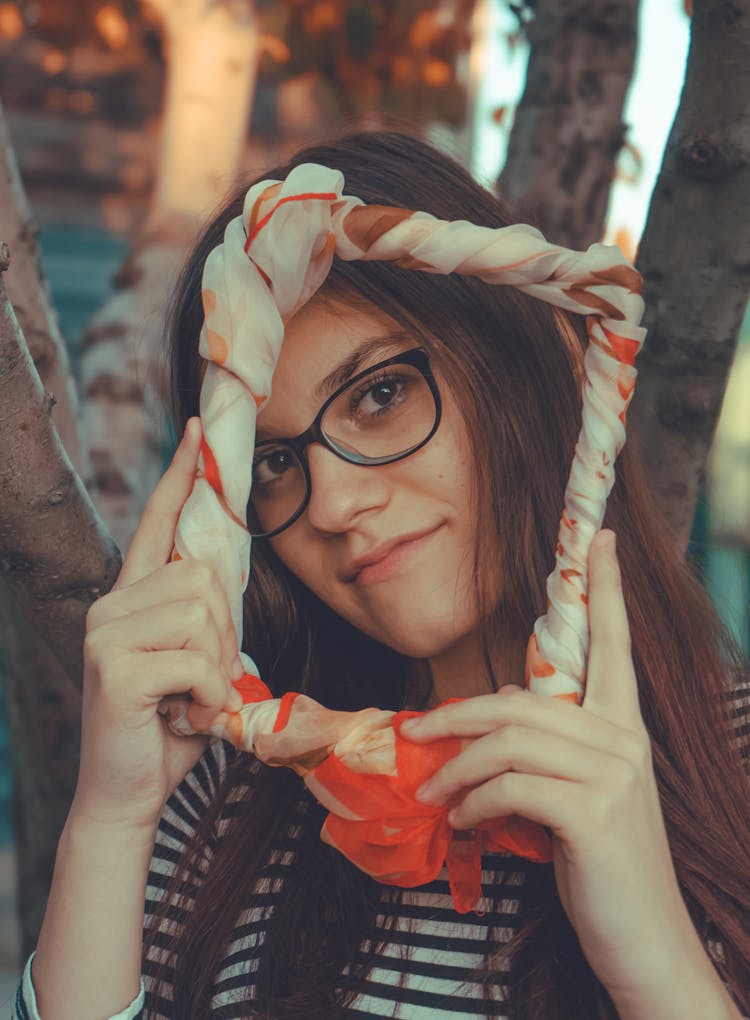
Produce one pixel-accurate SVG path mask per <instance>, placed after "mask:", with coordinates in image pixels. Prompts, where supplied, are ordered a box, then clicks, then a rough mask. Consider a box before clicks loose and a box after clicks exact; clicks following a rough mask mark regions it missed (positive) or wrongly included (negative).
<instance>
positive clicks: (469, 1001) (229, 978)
mask: <svg viewBox="0 0 750 1020" xmlns="http://www.w3.org/2000/svg"><path fill="white" fill-rule="evenodd" d="M727 697H728V699H729V700H730V702H731V705H730V715H731V718H732V723H733V728H734V734H735V740H736V743H737V745H738V747H739V748H740V750H741V752H742V755H743V757H744V759H745V761H746V762H747V763H748V764H750V685H746V686H744V687H742V688H739V689H737V690H735V691H734V692H732V693H731V694H728V695H727ZM237 754H238V752H237V751H236V750H235V749H234V748H233V747H232V746H231V745H230V744H228V743H225V742H223V741H218V740H217V741H214V742H212V743H211V744H210V745H209V747H208V749H207V751H206V752H205V754H204V755H203V756H202V758H201V759H200V760H199V761H198V763H197V764H196V766H195V767H194V768H193V769H192V770H191V771H190V772H189V773H188V775H187V776H186V777H185V779H184V780H183V781H182V782H181V783H180V785H179V786H178V788H177V789H176V790H175V792H174V794H173V795H172V797H171V798H170V799H169V801H168V803H167V805H166V807H165V810H164V813H163V815H162V818H161V821H160V823H159V828H158V834H157V839H156V843H155V846H154V851H153V857H152V860H151V865H150V869H149V876H148V888H147V893H146V908H145V922H146V924H148V921H149V920H150V918H151V917H152V916H153V913H154V911H155V909H156V908H157V906H158V903H159V901H160V899H161V897H162V896H163V893H164V890H165V888H166V886H167V883H168V881H169V878H170V876H171V875H172V873H173V871H174V868H175V864H176V862H177V861H178V860H179V859H180V857H181V855H182V854H183V852H184V850H185V847H186V845H187V843H188V842H189V840H190V839H191V837H192V835H193V833H194V832H195V830H196V827H197V825H198V823H199V821H200V819H201V817H202V815H203V813H204V812H205V810H206V809H207V807H208V806H209V805H210V804H211V803H212V801H214V800H215V799H216V798H217V797H218V794H219V787H220V784H221V780H222V777H223V776H224V774H225V772H226V769H227V766H228V765H229V764H230V763H231V762H232V761H233V760H234V758H235V757H236V755H237ZM241 796H242V789H239V790H235V791H232V793H231V794H230V797H229V800H228V805H231V799H232V797H234V798H235V799H237V798H238V797H241ZM226 807H227V806H225V809H224V810H223V811H222V816H221V817H220V820H219V823H218V836H219V838H221V834H222V831H225V827H226V825H228V824H229V821H230V818H231V810H229V811H227V810H226ZM307 807H308V805H307V804H306V803H305V802H300V803H299V804H298V807H297V809H296V810H297V812H298V814H297V815H296V816H295V817H292V818H291V819H290V822H289V824H288V827H287V830H286V834H285V837H284V839H283V840H282V841H281V842H280V843H279V844H278V845H277V847H276V848H275V849H274V851H273V853H272V857H271V862H270V863H271V867H270V868H269V869H267V870H266V871H265V872H264V876H265V877H264V878H263V879H262V882H263V885H261V886H260V888H259V889H258V893H259V896H258V897H257V905H256V906H253V907H252V908H250V909H246V910H244V911H243V912H242V913H241V914H240V916H239V918H238V920H237V924H236V926H235V929H234V932H233V938H232V940H231V942H230V945H229V948H228V952H227V953H226V955H225V957H224V959H223V961H222V963H221V965H220V968H219V971H218V974H217V978H216V981H215V984H214V987H213V989H212V991H213V998H212V1001H211V1014H210V1015H211V1016H212V1017H215V1018H216V1020H218V1018H221V1020H235V1018H236V1020H241V1018H242V1017H243V1015H244V1014H243V1007H242V1005H241V1003H242V1001H243V1000H244V999H246V998H247V996H248V995H250V996H252V987H253V983H254V973H255V970H256V968H257V964H258V950H259V947H260V945H261V944H262V941H263V935H264V932H265V929H266V925H267V919H268V916H269V914H270V913H271V912H272V910H273V902H274V898H275V897H276V896H277V895H278V893H279V890H280V889H281V887H282V886H283V883H284V876H285V874H287V873H288V869H289V868H290V867H293V861H294V849H295V841H296V839H297V838H298V836H299V833H300V822H301V815H302V814H303V813H304V812H305V811H306V810H307ZM223 827H224V828H223ZM533 867H534V865H533V864H532V863H530V862H529V861H526V860H525V859H523V858H519V857H516V856H513V855H511V854H510V853H507V852H506V853H497V854H485V855H483V858H482V869H483V870H482V885H483V890H484V893H485V898H483V899H482V900H481V901H480V903H479V905H478V907H477V910H476V912H474V913H470V914H458V913H456V911H455V910H454V909H453V906H452V902H451V896H450V890H449V888H448V880H447V874H446V872H445V869H443V871H442V872H441V873H440V875H439V876H438V877H437V879H435V881H433V882H430V883H429V884H427V885H424V886H421V887H419V888H417V889H411V890H405V891H404V896H403V902H402V904H401V905H400V907H399V908H398V916H397V917H396V919H395V922H392V926H391V928H390V929H389V930H388V932H387V933H386V934H383V936H382V937H383V939H384V941H385V945H384V947H383V949H382V950H381V952H380V953H379V955H378V956H377V958H376V961H375V965H374V966H373V968H372V969H371V970H370V971H369V973H368V974H367V976H366V978H364V979H362V980H361V981H360V983H359V986H358V987H355V988H352V990H353V991H354V992H355V993H357V998H356V999H355V1000H354V1002H353V1004H352V1006H351V1007H350V1008H349V1010H348V1012H347V1017H350V1018H352V1020H354V1018H364V1017H370V1018H373V1017H386V1016H387V1017H400V1018H405V1020H434V1017H435V1016H436V1014H437V1015H444V1016H446V1017H447V1016H451V1017H474V1018H479V1017H486V1016H488V1015H492V1016H493V1017H495V1018H496V1020H507V1013H506V1012H505V1010H504V1009H503V1006H502V1003H503V1002H504V1001H505V1000H506V999H507V996H508V987H507V985H506V984H505V983H504V981H503V972H502V970H499V971H495V972H493V974H492V978H493V981H492V982H491V983H490V984H489V985H486V986H485V989H486V991H485V992H483V990H482V987H481V986H480V985H479V983H477V982H476V981H475V980H472V975H473V973H474V971H475V970H476V968H478V967H479V966H480V965H481V964H482V962H483V960H484V957H485V954H486V952H487V947H488V942H487V938H488V928H489V925H490V924H491V925H492V929H493V931H492V935H493V943H494V945H499V944H500V943H503V942H505V941H507V940H508V939H510V938H511V936H512V935H513V934H514V933H515V931H516V930H517V918H518V914H519V907H520V903H521V899H520V898H521V896H522V895H523V887H524V883H525V880H526V876H527V873H528V869H529V868H533ZM383 899H384V912H383V913H382V914H379V915H378V917H377V919H376V928H377V929H378V930H379V931H382V927H381V926H382V925H383V924H384V923H385V913H386V912H387V913H389V914H391V915H392V912H393V908H392V907H391V906H390V904H389V905H388V908H387V911H386V908H385V900H386V899H387V893H386V890H385V888H384V889H383ZM188 909H189V904H188ZM374 935H375V938H378V937H379V936H378V934H377V932H376V933H374ZM162 944H163V945H164V944H166V945H168V935H167V934H165V935H164V936H163V938H162ZM363 948H365V947H363ZM707 948H708V950H709V952H710V954H711V955H713V956H714V957H716V956H717V955H720V954H721V947H720V945H719V944H718V943H716V942H711V941H709V943H708V945H707ZM157 951H158V950H157V949H154V950H152V951H151V952H150V953H149V954H147V955H146V956H145V957H144V961H143V983H142V988H141V992H140V994H139V995H138V997H137V998H136V999H135V1000H134V1001H133V1002H132V1003H131V1004H130V1005H129V1006H127V1007H126V1008H125V1009H124V1010H123V1011H121V1012H120V1013H117V1014H116V1015H115V1016H114V1017H112V1018H109V1020H139V1018H142V1017H144V1016H147V1017H148V1018H149V1020H175V1018H174V1016H173V1013H172V1012H171V1002H170V986H169V985H168V987H167V994H166V997H165V998H160V997H159V996H157V994H156V989H155V981H154V974H155V955H154V954H155V953H156V952H157ZM32 958H33V957H32ZM30 967H31V959H30V960H29V961H28V963H27V965H26V969H25V971H24V977H23V980H22V982H21V985H20V987H19V989H18V994H17V997H16V1005H15V1012H14V1015H13V1020H41V1018H40V1017H39V1014H38V1012H37V1009H36V1001H35V996H34V990H33V985H32V982H31V972H30ZM346 980H347V974H346V972H345V973H344V974H343V975H342V978H341V981H342V984H343V983H345V982H346ZM346 987H348V988H351V985H347V986H346ZM488 995H489V998H490V999H491V1000H492V1001H487V996H488ZM146 1004H147V1005H146Z"/></svg>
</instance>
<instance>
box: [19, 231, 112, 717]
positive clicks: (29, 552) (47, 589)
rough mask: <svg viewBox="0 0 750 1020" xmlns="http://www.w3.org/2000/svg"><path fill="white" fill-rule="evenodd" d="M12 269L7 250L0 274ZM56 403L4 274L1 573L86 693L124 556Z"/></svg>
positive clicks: (34, 623) (33, 622)
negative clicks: (88, 665)
mask: <svg viewBox="0 0 750 1020" xmlns="http://www.w3.org/2000/svg"><path fill="white" fill-rule="evenodd" d="M7 261H8V259H7V248H6V249H4V251H3V252H2V254H0V274H2V272H3V271H4V269H5V268H6V266H7ZM54 402H55V398H54V396H53V395H52V394H50V393H47V392H46V391H45V390H44V387H43V386H42V383H41V381H40V379H39V376H38V375H37V372H36V369H35V368H34V363H33V361H32V360H31V355H30V354H29V350H28V347H27V346H26V341H25V340H24V337H23V334H22V333H21V330H20V328H19V326H18V320H17V319H16V317H15V315H14V314H13V309H12V308H11V306H10V303H9V301H8V299H7V296H6V294H5V288H4V286H3V283H2V275H0V407H2V416H3V425H4V434H5V436H6V437H7V439H8V440H9V441H6V442H4V443H2V444H0V568H1V569H2V572H3V573H4V575H5V577H6V579H7V580H8V583H9V584H10V586H11V588H12V589H13V591H14V593H15V595H16V597H17V598H18V600H19V602H20V603H21V605H22V606H23V607H24V609H25V610H26V612H27V615H28V617H29V620H30V622H31V623H32V624H33V625H34V626H35V627H36V628H37V629H38V630H39V631H40V632H42V633H44V634H45V636H46V638H47V640H48V642H49V644H50V647H52V648H54V650H55V654H56V655H57V657H58V659H59V660H60V662H61V664H62V665H63V666H64V668H65V670H66V671H67V673H68V675H69V676H70V677H71V678H72V679H73V680H74V681H75V682H76V683H78V685H79V686H80V678H81V671H82V665H83V651H82V646H83V633H84V617H85V615H86V611H87V609H88V607H89V605H90V604H91V603H92V602H93V601H94V599H96V598H98V597H99V595H101V594H103V593H104V592H106V591H108V590H109V589H110V588H111V586H112V585H113V584H114V581H115V578H116V577H117V574H118V573H119V569H120V555H119V552H118V550H117V548H116V546H115V545H114V544H113V542H112V539H111V538H110V536H109V535H108V534H107V532H106V530H105V529H104V527H103V525H102V523H101V520H100V519H99V517H98V515H97V512H96V510H95V509H94V506H93V504H92V502H91V500H90V498H89V496H88V493H87V492H86V489H85V488H84V486H83V483H82V482H81V480H80V478H79V477H78V475H77V474H76V472H75V470H74V468H73V465H72V464H71V463H70V459H69V458H68V455H67V453H66V452H65V450H64V448H63V446H62V443H61V442H60V439H59V436H58V435H57V432H56V431H55V428H54V425H53V424H52V421H51V410H52V407H53V405H54ZM11 437H12V439H11ZM35 682H36V679H35ZM40 682H43V679H42V680H41V681H40ZM28 721H29V722H31V720H28Z"/></svg>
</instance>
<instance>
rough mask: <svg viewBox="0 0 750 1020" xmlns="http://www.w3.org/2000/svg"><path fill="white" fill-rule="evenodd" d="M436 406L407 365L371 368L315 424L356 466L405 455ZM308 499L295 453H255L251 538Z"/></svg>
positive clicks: (266, 449) (269, 449) (274, 448)
mask: <svg viewBox="0 0 750 1020" xmlns="http://www.w3.org/2000/svg"><path fill="white" fill-rule="evenodd" d="M435 420H436V404H435V399H434V397H433V394H432V390H431V389H430V386H429V384H428V382H427V380H426V379H425V377H424V375H423V374H422V373H421V372H420V371H419V369H418V368H415V367H414V366H413V365H409V364H399V363H397V364H394V365H388V366H386V367H382V368H381V367H375V368H374V369H373V370H372V372H370V373H368V374H367V375H366V376H363V377H362V378H360V379H357V380H355V381H354V382H353V383H352V385H351V386H348V387H347V388H346V389H344V390H342V391H341V393H340V394H339V395H338V397H337V398H336V399H335V400H334V401H333V402H332V403H331V404H330V405H329V406H328V408H327V409H326V411H325V413H324V415H323V418H322V420H321V423H320V427H321V431H322V432H323V434H324V436H325V438H326V440H327V441H328V443H329V444H330V446H331V448H332V449H333V450H334V451H335V452H336V453H337V454H338V455H339V456H341V457H342V458H343V459H344V460H349V461H352V462H354V463H357V464H369V465H372V464H378V463H387V462H389V461H391V460H396V459H399V458H400V457H403V456H405V455H406V454H408V453H409V452H410V451H411V450H413V449H415V448H416V447H418V446H420V445H421V443H422V442H423V441H424V440H425V439H426V438H427V436H429V434H430V432H431V431H432V429H433V426H434V424H435ZM306 498H307V477H306V474H305V470H304V468H303V466H302V464H301V463H300V459H299V456H298V454H297V453H296V452H295V450H294V449H293V448H292V447H291V446H289V445H287V444H284V443H278V444H276V443H271V444H268V445H264V446H262V447H261V448H260V449H259V450H257V451H256V454H255V458H254V461H253V483H252V491H251V494H250V504H251V505H250V507H249V508H248V509H249V511H250V521H249V523H250V531H251V534H265V533H268V532H270V531H274V530H276V529H277V528H281V527H283V526H284V524H285V523H286V522H287V521H289V520H291V518H293V517H294V516H295V514H296V513H297V511H298V510H299V509H300V507H301V506H302V505H303V504H304V502H305V499H306Z"/></svg>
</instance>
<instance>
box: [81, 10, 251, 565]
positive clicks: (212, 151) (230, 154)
mask: <svg viewBox="0 0 750 1020" xmlns="http://www.w3.org/2000/svg"><path fill="white" fill-rule="evenodd" d="M151 6H152V7H153V8H155V9H156V10H157V11H158V13H159V14H160V15H161V17H162V19H163V24H164V30H165V36H166V42H167V65H168V70H167V89H166V96H165V111H164V122H163V128H162V143H161V156H160V161H159V168H158V175H157V186H156V190H155V193H154V197H153V200H152V203H151V207H150V210H149V214H148V217H147V221H146V224H145V227H144V229H143V231H142V233H141V235H140V236H139V237H138V238H136V239H135V240H134V242H133V247H132V249H131V252H130V254H129V255H128V258H127V259H126V262H125V264H124V266H123V267H122V268H121V270H120V272H119V273H118V274H117V277H116V279H115V284H116V290H115V292H114V293H113V295H112V297H111V298H110V300H109V301H107V302H106V304H105V305H104V306H103V308H102V309H101V310H100V311H99V312H98V313H97V314H96V316H95V317H94V318H93V320H92V322H91V325H90V327H89V329H88V330H87V332H86V335H85V336H84V338H83V344H82V353H81V362H80V386H81V393H82V396H83V420H84V427H85V433H86V435H87V436H88V437H89V443H90V454H91V460H92V462H93V466H94V472H95V479H96V487H97V493H98V497H97V507H98V509H99V511H100V512H101V514H102V516H103V518H104V520H105V522H106V523H107V526H108V528H109V529H110V531H111V533H112V535H113V537H114V539H115V541H116V543H117V545H118V546H119V547H120V549H122V550H123V552H126V551H127V548H128V546H129V544H130V540H131V538H132V536H133V532H134V531H135V528H136V526H137V524H138V521H139V519H140V516H141V513H142V511H143V507H144V504H145V502H146V500H147V498H148V496H149V495H150V493H151V492H152V490H153V488H154V486H155V485H156V482H157V481H158V479H159V477H160V475H161V473H162V471H163V469H164V453H165V450H164V433H165V427H164V426H165V410H164V408H165V391H166V376H165V367H166V365H165V351H164V344H163V320H164V308H165V302H166V299H167V297H168V295H169V292H170V290H171V289H172V287H173V285H174V282H175V281H176V278H177V274H178V272H179V269H180V267H181V265H182V262H183V259H184V256H185V250H186V247H187V246H188V244H189V243H190V242H191V240H192V239H193V237H194V235H195V232H196V229H197V226H198V224H199V223H200V221H201V220H202V219H203V217H205V216H206V215H207V213H208V212H209V211H210V210H211V209H213V207H214V206H215V205H216V203H217V202H218V200H219V199H220V198H221V196H222V194H223V193H224V191H225V190H226V188H227V187H228V186H229V185H230V184H231V183H232V182H233V181H234V179H235V177H236V176H237V172H238V170H239V165H240V158H241V155H242V152H243V149H244V141H245V137H246V133H247V125H248V122H249V119H250V108H251V103H252V97H253V89H254V83H255V77H256V73H257V61H258V31H257V27H256V22H255V16H254V9H253V5H252V4H251V3H250V2H249V0H223V2H218V3H217V2H216V0H188V2H177V0H152V3H151Z"/></svg>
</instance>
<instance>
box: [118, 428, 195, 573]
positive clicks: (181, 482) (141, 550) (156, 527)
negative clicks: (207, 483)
mask: <svg viewBox="0 0 750 1020" xmlns="http://www.w3.org/2000/svg"><path fill="white" fill-rule="evenodd" d="M202 434H203V430H202V428H201V421H200V418H189V419H188V421H187V424H186V425H185V431H184V432H183V434H182V439H181V440H180V443H179V445H178V446H177V449H176V450H175V452H174V456H173V457H172V463H171V464H170V465H169V467H168V468H167V470H166V471H165V472H164V474H163V475H162V477H161V478H160V479H159V483H158V484H157V486H156V488H155V489H154V491H153V492H152V493H151V495H150V496H149V499H148V502H147V503H146V506H145V508H144V511H143V515H142V517H141V519H140V521H139V523H138V527H137V528H136V531H135V534H134V535H133V540H132V542H131V543H130V548H129V549H128V552H127V555H126V556H125V561H124V563H123V565H122V570H121V571H120V575H119V577H118V578H117V581H116V582H115V584H114V588H113V590H114V589H116V588H124V587H125V586H126V585H129V584H134V583H135V582H136V581H140V580H141V578H142V577H145V576H146V575H147V574H151V573H153V571H154V570H156V569H157V568H158V567H161V566H164V564H165V563H167V561H168V560H169V556H170V554H171V552H172V548H173V546H174V534H175V529H176V528H177V521H178V520H179V517H180V511H181V510H182V508H183V506H184V505H185V501H186V500H187V498H188V496H189V495H190V493H191V492H192V491H193V484H194V482H195V469H196V466H197V463H198V452H199V450H200V444H201V436H202Z"/></svg>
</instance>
